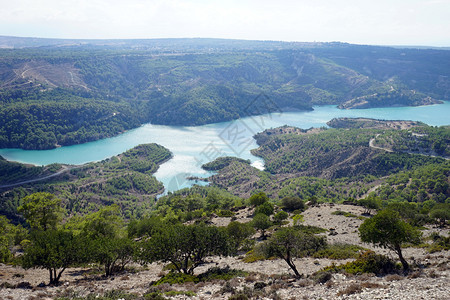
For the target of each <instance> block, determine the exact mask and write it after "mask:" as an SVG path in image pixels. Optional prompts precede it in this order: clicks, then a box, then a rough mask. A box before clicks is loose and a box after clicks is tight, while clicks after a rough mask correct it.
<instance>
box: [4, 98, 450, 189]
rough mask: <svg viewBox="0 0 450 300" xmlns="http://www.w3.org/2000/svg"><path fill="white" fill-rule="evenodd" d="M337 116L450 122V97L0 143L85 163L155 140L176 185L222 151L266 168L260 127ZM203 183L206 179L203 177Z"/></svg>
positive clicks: (25, 153) (169, 185)
mask: <svg viewBox="0 0 450 300" xmlns="http://www.w3.org/2000/svg"><path fill="white" fill-rule="evenodd" d="M336 117H367V118H376V119H386V120H414V121H422V122H425V123H427V124H429V125H433V126H439V125H448V124H450V102H445V103H444V104H439V105H431V106H420V107H390V108H373V109H363V110H357V109H355V110H340V109H338V108H336V107H335V106H331V105H327V106H317V107H315V108H314V111H308V112H274V113H271V114H266V115H261V116H253V117H247V118H242V119H239V120H235V121H230V122H223V123H215V124H208V125H203V126H195V127H192V126H183V127H180V126H162V125H152V124H145V125H143V126H141V127H139V128H136V129H133V130H130V131H128V132H125V133H123V134H121V135H118V136H116V137H113V138H108V139H103V140H99V141H95V142H90V143H85V144H81V145H74V146H67V147H61V148H57V149H52V150H21V149H0V155H1V156H3V157H4V158H6V159H8V160H11V161H18V162H23V163H30V164H34V165H47V164H51V163H64V164H77V165H78V164H84V163H87V162H92V161H100V160H103V159H105V158H108V157H111V156H113V155H117V154H119V153H122V152H124V151H126V150H128V149H130V148H133V147H134V146H136V145H139V144H143V143H157V144H160V145H162V146H164V147H166V148H168V149H169V150H170V151H172V153H173V155H174V157H173V158H172V159H171V160H170V161H168V162H166V163H164V164H163V165H162V166H161V167H160V168H159V170H158V171H157V172H156V174H155V176H156V178H158V180H160V181H161V182H163V183H164V186H165V187H166V191H175V190H178V189H180V188H184V187H188V186H191V185H192V184H194V183H198V184H202V182H195V181H192V180H187V179H186V177H190V176H196V177H208V176H209V175H210V173H209V172H206V171H204V170H202V169H201V165H202V164H204V163H206V162H209V161H212V160H214V159H215V158H217V157H219V156H225V155H229V156H237V157H240V158H243V159H249V160H251V162H252V165H253V166H255V167H258V168H260V169H262V168H263V166H264V162H263V161H262V159H260V158H258V157H255V156H253V155H251V153H250V150H251V149H254V148H256V147H257V145H256V143H255V141H254V139H253V138H252V137H253V135H254V134H256V133H257V132H261V131H263V130H264V129H267V128H273V127H278V126H282V125H292V126H297V127H300V128H310V127H319V126H326V122H327V121H329V120H331V119H332V118H336ZM203 184H204V183H203Z"/></svg>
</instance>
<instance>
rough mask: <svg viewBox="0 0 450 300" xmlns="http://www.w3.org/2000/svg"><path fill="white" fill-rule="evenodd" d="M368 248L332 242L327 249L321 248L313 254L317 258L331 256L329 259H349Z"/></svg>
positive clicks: (356, 256)
mask: <svg viewBox="0 0 450 300" xmlns="http://www.w3.org/2000/svg"><path fill="white" fill-rule="evenodd" d="M365 250H367V249H365V248H363V247H361V246H357V245H351V244H342V243H336V244H330V245H327V247H326V248H325V249H321V250H319V251H317V252H316V253H314V254H313V255H312V256H313V257H315V258H329V259H348V258H358V257H359V254H360V252H361V251H365Z"/></svg>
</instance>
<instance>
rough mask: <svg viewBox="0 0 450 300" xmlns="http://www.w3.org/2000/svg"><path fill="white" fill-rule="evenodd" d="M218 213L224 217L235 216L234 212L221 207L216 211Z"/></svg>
mask: <svg viewBox="0 0 450 300" xmlns="http://www.w3.org/2000/svg"><path fill="white" fill-rule="evenodd" d="M216 215H217V216H218V217H222V218H231V217H233V216H234V212H232V211H231V210H228V209H219V210H217V211H216Z"/></svg>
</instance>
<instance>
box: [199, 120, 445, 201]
mask: <svg viewBox="0 0 450 300" xmlns="http://www.w3.org/2000/svg"><path fill="white" fill-rule="evenodd" d="M333 123H334V124H336V123H337V121H334V122H333ZM356 123H357V124H359V125H360V126H361V127H365V126H367V127H371V126H372V127H375V128H376V129H374V128H352V127H355V124H356ZM383 123H384V125H382V124H383ZM341 126H342V127H350V129H349V128H341V129H326V128H322V129H310V130H302V129H299V128H295V127H289V126H284V127H280V128H275V129H268V130H265V131H264V132H262V133H259V134H257V135H256V136H255V138H256V140H257V142H258V144H259V145H260V147H259V148H258V149H255V150H253V151H252V152H253V153H254V154H255V155H257V156H261V157H262V158H264V160H265V171H260V170H258V169H256V168H253V167H252V166H250V165H249V164H248V163H247V162H245V161H240V160H224V159H223V158H220V159H217V160H216V161H215V162H213V163H209V164H207V165H206V167H207V168H209V166H211V165H213V166H216V167H217V168H215V170H217V169H218V174H217V175H214V176H212V177H211V182H212V184H213V185H217V186H219V187H222V188H225V189H227V190H229V191H230V192H232V193H234V194H236V195H240V196H244V197H245V196H248V195H250V194H251V193H254V192H255V191H262V192H265V193H267V194H269V195H270V196H271V197H272V198H278V199H281V198H283V197H286V196H298V197H300V198H302V199H308V198H310V197H317V198H318V199H323V200H324V201H329V200H332V201H343V200H345V199H347V198H363V197H365V196H367V195H368V192H370V191H376V193H377V194H378V193H379V194H380V195H381V194H383V195H385V194H386V193H388V196H389V195H391V194H392V195H393V196H392V197H395V195H400V196H399V197H400V198H401V199H405V198H406V199H408V201H419V200H418V199H421V200H420V202H422V201H425V200H431V199H432V200H436V201H438V202H445V201H446V199H447V198H448V197H449V196H450V190H449V189H448V182H449V179H448V174H447V173H448V172H447V171H446V170H447V169H448V160H445V159H444V158H445V156H446V152H445V151H446V149H447V148H448V147H449V144H450V143H449V139H448V137H447V135H448V133H449V129H448V128H447V127H439V128H437V127H430V126H426V125H425V124H422V123H415V122H410V121H404V122H403V121H401V122H400V121H380V120H371V119H364V120H360V119H353V120H352V119H347V120H345V124H344V123H342V124H341ZM397 126H398V128H401V127H407V128H408V127H410V126H412V127H410V128H409V129H398V128H397ZM392 128H395V129H392ZM419 132H420V133H421V134H419ZM378 140H382V141H386V140H388V141H389V142H390V144H389V145H390V146H389V147H388V148H386V149H384V148H382V147H378V146H376V145H377V141H378ZM383 145H384V146H386V147H387V145H385V144H383ZM418 145H420V151H418V150H417V148H416V147H418ZM436 149H438V151H440V152H437V151H436ZM431 170H436V171H435V172H434V173H433V174H435V175H433V176H431V177H432V178H433V179H431V178H430V176H429V175H430V171H431ZM419 174H420V175H419ZM421 175H424V177H423V178H421ZM413 177H414V178H415V180H416V181H415V183H414V184H411V183H408V182H406V183H407V185H408V188H407V189H405V190H404V191H403V189H404V187H405V186H404V185H403V184H405V182H404V180H405V178H413ZM398 178H402V181H401V182H402V184H397V183H395V182H397V181H399V179H398ZM435 178H436V179H435ZM437 178H439V179H437ZM430 180H431V182H430ZM391 182H394V183H393V184H389V183H391ZM384 183H387V184H386V187H383V188H380V189H375V188H376V187H379V186H380V184H384ZM389 187H390V188H389ZM419 189H421V192H420V195H421V196H417V193H419ZM394 191H395V192H394ZM405 195H407V196H405Z"/></svg>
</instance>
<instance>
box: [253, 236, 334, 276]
mask: <svg viewBox="0 0 450 300" xmlns="http://www.w3.org/2000/svg"><path fill="white" fill-rule="evenodd" d="M325 245H326V241H325V238H324V237H319V236H315V235H313V234H309V233H305V232H303V231H301V230H300V229H298V228H295V227H283V228H281V229H279V230H278V231H276V232H275V233H274V234H273V235H272V236H271V237H270V238H269V239H268V240H267V241H265V242H264V243H261V244H260V245H259V246H258V247H257V248H256V251H257V252H260V253H261V254H263V255H264V256H265V257H273V256H276V257H279V258H282V259H283V260H284V261H285V262H286V263H287V264H288V266H289V267H290V268H291V269H292V271H293V272H294V274H295V277H297V278H299V277H300V276H301V275H300V273H299V272H298V270H297V267H296V266H295V264H294V258H296V257H304V256H307V255H309V254H312V253H314V252H316V251H318V250H319V249H321V248H323V247H325Z"/></svg>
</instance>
